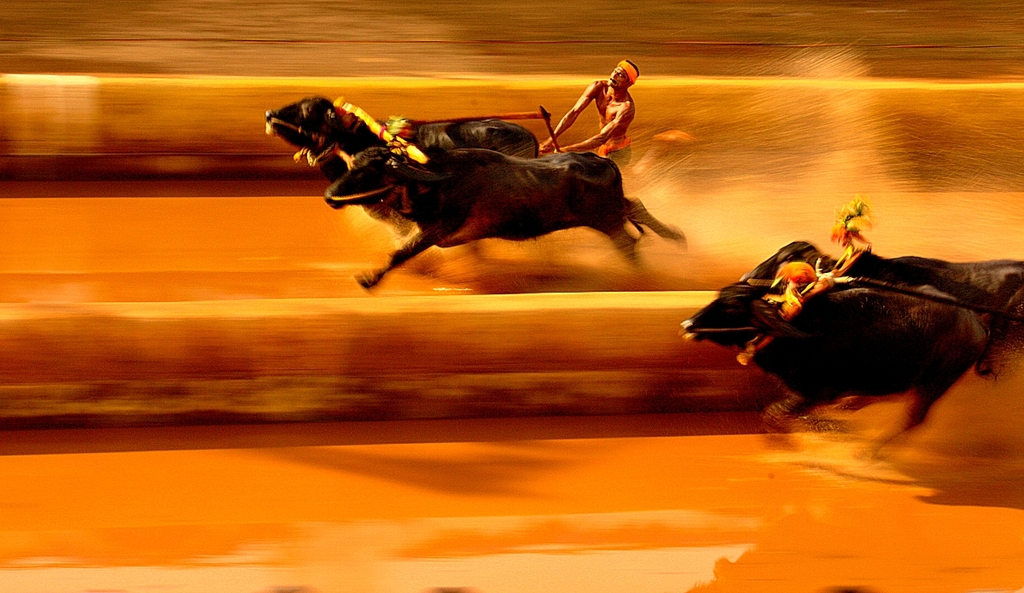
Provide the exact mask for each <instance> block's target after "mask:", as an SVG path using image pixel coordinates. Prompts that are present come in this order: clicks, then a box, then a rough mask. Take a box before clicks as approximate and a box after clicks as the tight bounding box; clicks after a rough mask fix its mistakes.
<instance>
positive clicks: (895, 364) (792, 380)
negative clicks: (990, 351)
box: [683, 281, 987, 434]
mask: <svg viewBox="0 0 1024 593" xmlns="http://www.w3.org/2000/svg"><path fill="white" fill-rule="evenodd" d="M927 290H930V291H933V292H935V293H937V291H934V289H927ZM765 291H766V289H765V288H763V287H760V286H754V285H751V284H749V283H747V282H745V281H744V282H739V283H736V284H733V285H730V286H727V287H725V288H723V289H722V290H721V292H720V293H719V296H718V298H717V299H715V300H714V301H713V302H711V303H710V304H709V305H707V306H706V307H704V308H703V309H702V310H700V311H699V312H697V313H696V314H694V315H693V316H692V317H690V318H689V319H687V320H686V321H684V322H683V331H684V332H686V334H687V337H692V338H696V339H698V340H700V339H708V340H711V341H713V342H715V343H717V344H720V345H723V346H730V347H738V348H744V347H747V346H748V344H749V343H751V340H755V339H756V340H760V342H759V346H758V347H757V348H756V349H755V350H754V352H753V358H752V360H753V362H754V363H755V364H756V365H757V366H759V367H760V368H762V369H763V370H765V371H767V372H768V373H770V374H772V375H775V376H777V377H778V378H779V379H780V380H781V381H782V382H783V383H784V384H785V386H786V387H787V388H788V389H789V390H790V391H791V392H792V394H793V395H792V396H791V397H789V398H788V399H786V400H784V401H782V402H778V403H776V404H775V405H774V406H772V407H770V408H769V416H770V417H772V419H773V420H774V419H777V418H775V416H785V417H793V416H799V415H802V414H804V413H805V412H808V411H810V410H811V409H812V408H814V407H816V406H819V405H821V404H825V403H830V402H834V401H836V400H837V399H839V398H842V397H846V396H883V395H890V394H898V393H904V392H909V393H912V394H913V395H914V400H913V404H912V406H911V407H910V409H909V412H908V414H907V417H906V420H905V422H904V423H903V425H902V426H901V427H900V429H899V431H898V432H897V433H896V434H899V433H900V432H903V431H904V430H907V429H909V428H912V427H914V426H916V425H918V424H920V423H921V422H922V421H923V420H924V419H925V416H926V414H927V413H928V410H929V408H930V407H931V405H932V404H933V403H935V401H936V400H937V399H939V397H940V396H942V394H943V393H945V392H946V390H948V389H949V388H950V387H951V386H952V385H953V383H955V382H956V381H957V380H958V379H959V378H960V377H961V376H962V375H963V374H964V373H965V372H966V371H967V370H968V369H970V368H971V366H972V365H974V364H975V363H976V362H977V361H978V359H979V358H980V357H981V355H982V353H983V352H984V350H985V347H986V343H987V332H986V328H985V326H984V325H983V324H982V322H981V320H980V319H979V316H978V315H977V314H975V313H974V312H972V311H969V310H967V309H964V308H960V307H954V306H950V305H946V304H940V303H936V302H933V301H931V300H926V299H923V298H918V297H915V296H908V295H904V294H899V293H892V292H885V291H879V290H875V289H866V288H852V287H840V288H836V289H834V290H831V291H826V292H823V293H820V294H818V295H817V296H815V297H813V298H811V299H809V300H808V301H807V302H806V303H805V304H804V307H803V310H802V311H801V312H800V314H799V315H797V316H796V317H795V318H794V319H793V320H792V321H789V322H787V321H783V320H782V319H781V318H780V317H779V316H778V313H777V311H776V308H775V306H774V305H772V304H770V303H768V302H767V301H765V300H764V299H763V298H762V297H763V295H764V294H765ZM939 294H941V293H938V294H937V296H939Z"/></svg>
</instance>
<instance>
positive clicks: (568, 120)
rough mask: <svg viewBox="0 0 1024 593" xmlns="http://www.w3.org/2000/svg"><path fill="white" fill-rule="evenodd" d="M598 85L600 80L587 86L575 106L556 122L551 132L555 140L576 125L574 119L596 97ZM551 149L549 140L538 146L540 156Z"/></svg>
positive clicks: (551, 145)
mask: <svg viewBox="0 0 1024 593" xmlns="http://www.w3.org/2000/svg"><path fill="white" fill-rule="evenodd" d="M600 85H601V81H600V80H595V81H594V82H592V83H590V86H588V87H587V88H586V90H584V91H583V94H582V95H580V98H579V99H577V100H576V104H575V105H573V106H572V109H570V110H569V111H567V112H566V114H565V115H563V116H562V119H561V120H559V121H558V125H557V126H555V130H554V132H553V135H554V137H555V139H557V138H558V137H559V136H561V135H562V132H564V131H566V130H568V129H569V128H571V127H572V125H573V124H574V123H576V118H577V117H579V116H580V114H581V113H583V110H585V109H586V108H587V105H590V102H591V101H593V100H594V97H596V96H597V93H598V92H599V89H600ZM553 148H554V141H553V140H552V139H551V138H548V139H547V140H545V141H544V142H542V143H541V145H540V150H541V153H542V154H543V153H546V152H550V151H551V150H552V149H553Z"/></svg>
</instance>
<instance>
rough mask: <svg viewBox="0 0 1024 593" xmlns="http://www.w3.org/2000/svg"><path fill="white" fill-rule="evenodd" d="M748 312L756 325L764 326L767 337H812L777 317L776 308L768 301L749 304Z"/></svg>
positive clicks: (757, 300) (759, 300)
mask: <svg viewBox="0 0 1024 593" xmlns="http://www.w3.org/2000/svg"><path fill="white" fill-rule="evenodd" d="M750 310H751V312H752V313H753V315H754V320H755V321H756V322H757V325H762V326H764V328H765V329H766V330H768V331H767V333H768V334H769V335H772V336H777V337H785V338H811V337H814V336H813V334H809V333H807V332H805V331H803V330H800V329H797V328H796V326H794V325H793V324H791V323H789V322H788V321H785V320H784V319H782V318H781V317H779V314H778V311H777V310H776V308H775V307H774V306H773V305H772V304H771V303H769V302H768V301H765V300H762V299H756V300H754V301H753V302H752V303H750Z"/></svg>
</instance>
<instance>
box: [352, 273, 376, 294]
mask: <svg viewBox="0 0 1024 593" xmlns="http://www.w3.org/2000/svg"><path fill="white" fill-rule="evenodd" d="M356 282H358V283H359V286H362V287H363V288H365V289H366V290H370V289H371V288H373V287H374V286H377V283H378V282H380V274H373V273H370V272H364V273H362V274H360V275H358V276H356Z"/></svg>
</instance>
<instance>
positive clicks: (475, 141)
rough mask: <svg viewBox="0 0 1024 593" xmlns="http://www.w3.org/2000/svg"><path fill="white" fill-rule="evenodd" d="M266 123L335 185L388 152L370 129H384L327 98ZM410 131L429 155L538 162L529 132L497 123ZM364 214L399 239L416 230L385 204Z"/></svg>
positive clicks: (292, 107)
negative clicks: (357, 164)
mask: <svg viewBox="0 0 1024 593" xmlns="http://www.w3.org/2000/svg"><path fill="white" fill-rule="evenodd" d="M265 118H266V133H267V134H268V135H271V136H277V137H279V138H281V139H283V140H284V141H285V142H287V143H289V144H291V145H292V146H294V147H296V148H298V149H299V152H297V153H296V154H295V158H296V160H299V159H301V158H303V157H305V158H306V160H307V161H308V163H309V164H310V166H317V167H319V169H320V171H321V172H322V173H323V174H324V176H325V177H326V178H327V179H328V180H329V181H332V182H333V181H336V180H337V179H338V178H340V177H341V176H342V175H344V174H345V173H346V172H348V170H349V169H350V168H351V165H352V162H353V159H354V155H357V154H359V153H361V152H363V151H364V150H366V149H368V148H380V147H385V146H388V143H387V142H385V141H384V140H383V139H381V137H380V136H381V134H380V133H378V132H375V131H374V130H372V129H371V125H374V124H376V125H384V124H381V122H368V121H366V120H365V119H363V118H360V117H359V116H357V115H355V114H353V113H349V112H346V111H345V110H343V109H339V108H338V107H337V106H336V105H335V103H333V102H331V100H330V99H327V98H325V97H308V98H305V99H302V100H301V101H296V102H295V103H291V104H288V105H285V106H284V107H281V108H280V109H273V110H268V111H267V112H266V114H265ZM405 130H406V132H408V134H407V135H408V138H403V139H404V140H406V141H408V142H411V143H412V144H413V145H414V146H417V147H418V148H420V149H422V150H423V151H425V152H427V153H430V154H433V153H436V152H438V151H445V150H452V149H455V148H486V149H489V150H495V151H498V152H502V153H505V154H510V155H514V156H521V157H525V158H532V157H536V156H537V151H538V146H539V144H538V142H537V139H536V138H534V136H533V134H531V133H530V131H529V130H527V129H526V128H524V127H522V126H519V125H516V124H513V123H509V122H505V121H501V120H497V119H483V120H471V121H459V122H438V123H422V124H408V125H407V126H406V127H405ZM396 133H397V132H396ZM363 209H364V210H365V211H366V213H367V214H369V215H370V216H372V217H373V218H375V219H377V220H380V221H382V222H385V223H388V224H389V225H391V226H392V227H393V229H394V230H395V231H396V232H397V233H398V234H399V235H403V236H404V235H408V234H409V233H411V232H412V231H413V230H414V225H413V223H411V222H410V221H409V220H408V219H406V218H405V217H403V216H401V215H400V214H399V213H398V211H397V210H394V209H392V208H389V207H387V206H386V205H384V204H383V203H382V202H373V203H367V204H364V205H363Z"/></svg>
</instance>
